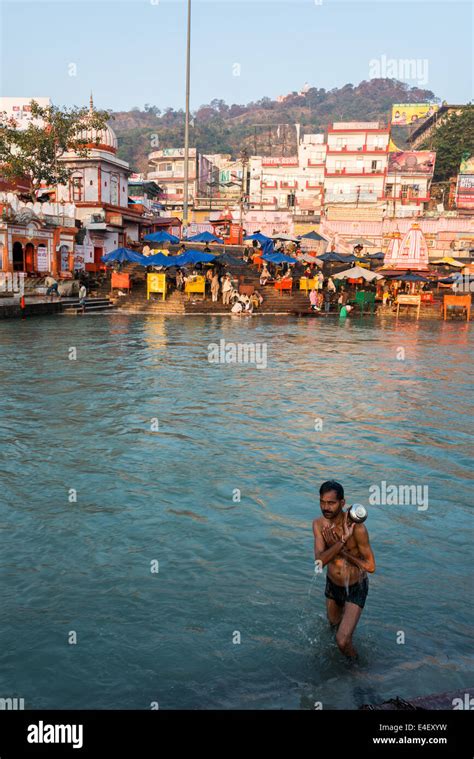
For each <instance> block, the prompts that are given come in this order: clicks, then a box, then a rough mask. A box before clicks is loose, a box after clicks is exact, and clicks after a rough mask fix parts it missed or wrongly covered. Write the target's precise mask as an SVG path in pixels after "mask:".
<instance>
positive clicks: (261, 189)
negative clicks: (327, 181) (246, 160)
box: [248, 134, 326, 213]
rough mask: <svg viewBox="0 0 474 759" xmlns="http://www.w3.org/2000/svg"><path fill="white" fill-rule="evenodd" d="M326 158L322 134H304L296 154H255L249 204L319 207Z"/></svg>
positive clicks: (278, 207)
mask: <svg viewBox="0 0 474 759" xmlns="http://www.w3.org/2000/svg"><path fill="white" fill-rule="evenodd" d="M325 159H326V145H325V143H324V135H323V134H307V135H304V137H303V139H302V141H301V142H299V144H298V152H297V154H296V155H294V156H252V157H251V158H250V165H249V171H250V192H249V198H248V203H249V207H250V208H251V209H258V208H260V209H262V210H265V209H275V210H283V209H286V210H288V209H292V210H294V211H295V212H296V211H307V212H313V213H314V212H315V211H318V210H319V209H320V207H321V203H322V197H323V184H324V164H325Z"/></svg>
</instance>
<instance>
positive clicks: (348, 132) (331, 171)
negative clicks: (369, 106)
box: [324, 122, 390, 206]
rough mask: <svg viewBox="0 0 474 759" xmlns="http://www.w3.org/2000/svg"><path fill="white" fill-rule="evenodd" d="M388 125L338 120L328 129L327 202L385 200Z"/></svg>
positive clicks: (357, 202)
mask: <svg viewBox="0 0 474 759" xmlns="http://www.w3.org/2000/svg"><path fill="white" fill-rule="evenodd" d="M389 140H390V129H389V127H385V126H382V125H381V124H379V122H335V123H333V124H332V126H330V127H329V129H328V139H327V156H326V166H325V172H324V174H325V179H324V188H325V204H326V206H327V205H328V204H329V205H330V204H333V203H337V204H339V203H349V204H355V205H362V204H365V203H370V204H377V203H383V200H384V187H385V179H386V176H387V166H388V149H389Z"/></svg>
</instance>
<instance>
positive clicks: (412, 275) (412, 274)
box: [388, 271, 429, 282]
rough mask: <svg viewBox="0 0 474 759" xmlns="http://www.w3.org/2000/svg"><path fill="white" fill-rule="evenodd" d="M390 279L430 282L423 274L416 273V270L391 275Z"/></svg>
mask: <svg viewBox="0 0 474 759" xmlns="http://www.w3.org/2000/svg"><path fill="white" fill-rule="evenodd" d="M388 279H394V280H399V281H400V282H428V281H429V280H428V279H427V278H426V277H422V276H421V274H416V273H415V272H411V271H407V273H406V274H394V275H390V277H388Z"/></svg>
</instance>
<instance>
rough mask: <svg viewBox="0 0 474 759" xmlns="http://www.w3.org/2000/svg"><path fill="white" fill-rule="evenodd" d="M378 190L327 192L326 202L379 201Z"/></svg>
mask: <svg viewBox="0 0 474 759" xmlns="http://www.w3.org/2000/svg"><path fill="white" fill-rule="evenodd" d="M379 199H380V198H378V196H377V193H376V192H359V193H357V192H326V194H325V196H324V202H325V203H377V201H378V200H379Z"/></svg>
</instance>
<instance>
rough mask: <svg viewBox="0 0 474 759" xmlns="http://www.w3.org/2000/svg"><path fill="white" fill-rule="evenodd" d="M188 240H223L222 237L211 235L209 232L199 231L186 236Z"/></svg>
mask: <svg viewBox="0 0 474 759" xmlns="http://www.w3.org/2000/svg"><path fill="white" fill-rule="evenodd" d="M186 240H187V241H188V242H222V243H223V242H224V240H222V238H220V237H217V236H216V235H213V234H212V233H211V232H199V234H197V235H193V236H192V237H187V238H186Z"/></svg>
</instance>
